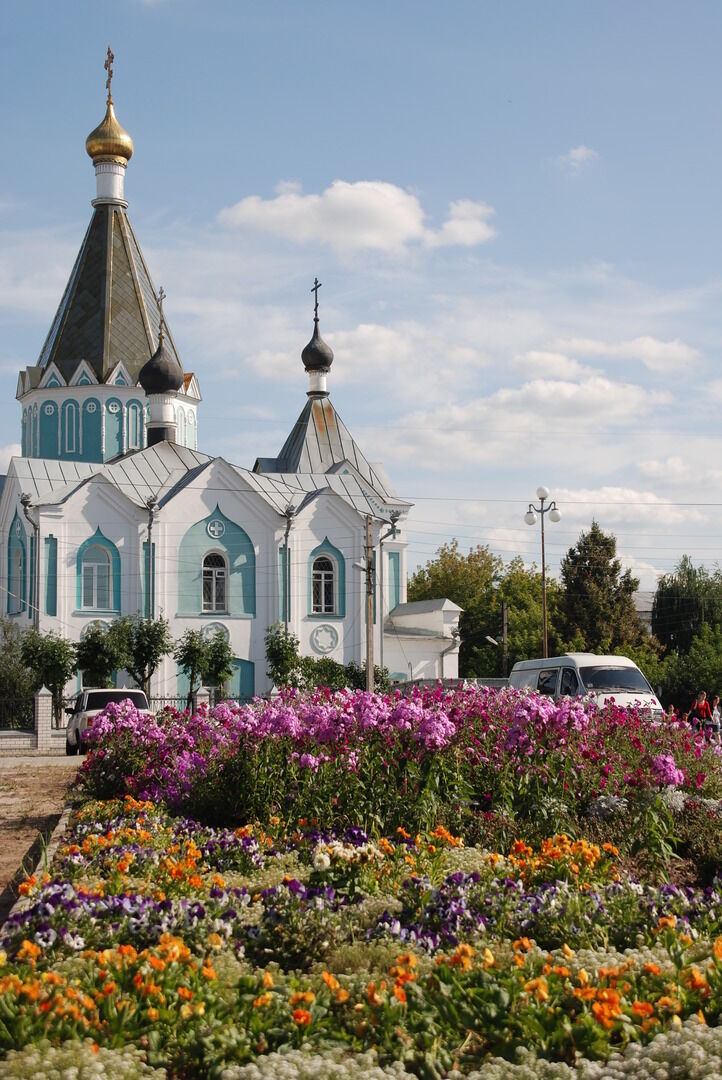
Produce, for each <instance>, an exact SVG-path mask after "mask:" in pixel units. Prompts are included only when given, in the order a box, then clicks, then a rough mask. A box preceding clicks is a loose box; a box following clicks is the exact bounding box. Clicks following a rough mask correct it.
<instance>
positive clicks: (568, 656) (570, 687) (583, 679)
mask: <svg viewBox="0 0 722 1080" xmlns="http://www.w3.org/2000/svg"><path fill="white" fill-rule="evenodd" d="M509 685H510V686H515V687H517V688H518V689H523V688H524V687H527V688H528V689H530V690H537V691H538V692H539V693H540V694H548V695H549V696H550V697H553V698H554V699H555V700H557V699H558V698H560V697H578V696H580V695H581V696H582V697H586V698H591V699H592V700H593V701H596V702H597V704H599V705H603V704H604V702H605V701H608V700H609V698H614V702H615V704H616V705H621V706H622V707H623V708H627V707H631V706H633V705H636V706H640V705H641V706H642V708H645V709H649V710H650V711H651V713H652V715H653V716H654V717H655V719H659V720H661V719H662V717H663V715H664V712H663V710H662V706H661V704H660V702H659V700H658V698H657V696H656V694H655V693H654V691H653V690H652V687H651V686H650V685H649V683H648V682H647V680H646V679H645V677H644V675H643V674H642V672H641V671H640V670H639V668H638V667H637V665H636V664H635V663H634V661H633V660H629V659H628V657H626V656H597V655H596V654H595V653H565V654H564V656H549V657H547V659H546V660H520V661H519V663H518V664H514V667H513V668H512V669H511V674H510V676H509Z"/></svg>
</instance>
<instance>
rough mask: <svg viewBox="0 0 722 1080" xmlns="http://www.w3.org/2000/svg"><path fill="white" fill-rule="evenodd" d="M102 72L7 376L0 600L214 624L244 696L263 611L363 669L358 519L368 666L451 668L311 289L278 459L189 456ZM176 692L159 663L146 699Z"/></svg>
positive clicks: (181, 626) (24, 611)
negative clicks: (73, 233)
mask: <svg viewBox="0 0 722 1080" xmlns="http://www.w3.org/2000/svg"><path fill="white" fill-rule="evenodd" d="M109 59H111V58H110V57H109ZM111 77H112V69H110V68H109V77H108V82H107V86H108V100H107V109H106V113H105V117H104V119H103V121H102V123H101V124H100V125H99V126H98V127H97V128H96V129H95V130H94V131H93V132H92V133H91V134H90V135H89V136H88V138H87V140H86V149H87V152H88V154H89V156H90V157H91V159H92V161H93V165H94V167H95V174H96V196H95V198H94V199H93V200H92V206H93V214H92V217H91V220H90V224H89V226H88V230H87V232H86V234H85V237H84V239H83V242H82V244H81V246H80V251H79V253H78V257H77V259H76V261H75V265H74V266H73V268H72V271H71V273H70V277H69V279H68V283H67V286H66V288H65V292H64V294H63V296H62V299H61V301H60V305H59V307H58V310H57V313H56V315H55V318H54V319H53V321H52V324H51V326H50V330H49V333H48V336H47V339H46V341H45V344H44V345H43V347H42V349H41V351H40V355H39V357H38V360H37V362H36V363H35V364H33V365H31V366H28V367H26V368H25V369H24V370H23V371H21V372H20V376H19V378H18V385H17V399H18V401H19V402H20V407H21V410H22V456H21V457H16V458H13V459H12V461H11V463H10V465H9V468H8V473H7V476H6V477H5V478H3V479H2V480H0V483H3V487H2V493H1V494H0V547H1V550H0V587H1V589H2V596H3V598H4V609H5V612H6V613H7V615H8V616H10V617H11V618H12V619H13V620H16V621H17V625H18V626H19V627H21V628H22V627H27V626H31V625H33V624H35V625H36V626H38V628H39V629H40V630H41V631H54V632H55V633H57V634H60V635H62V636H64V637H66V638H69V639H71V640H74V641H78V640H80V639H81V638H82V636H83V633H84V632H85V630H86V629H87V627H88V626H89V625H91V624H93V623H98V622H100V623H102V624H108V623H110V621H112V620H113V619H114V618H116V617H118V616H120V615H130V614H135V613H137V612H140V613H142V614H145V615H152V616H154V617H157V616H159V615H163V616H164V617H165V618H167V619H168V622H169V624H170V629H171V634H172V635H173V637H174V638H179V637H180V636H181V635H182V633H183V632H184V631H185V630H186V629H188V628H193V629H201V630H203V632H204V633H208V634H210V633H215V632H216V631H218V630H221V631H222V632H223V634H224V635H225V636H226V638H227V640H228V641H229V642H230V644H231V646H232V650H233V655H234V658H235V659H234V677H233V680H232V683H231V687H230V691H231V696H232V697H237V698H248V697H250V696H252V695H254V694H262V693H264V692H267V691H268V690H269V689H270V685H269V680H268V678H267V675H266V667H265V649H264V636H265V633H266V630H267V628H268V627H269V626H270V625H271V624H273V623H282V624H286V625H287V626H288V627H289V629H290V630H291V631H292V632H293V633H294V634H295V635H296V636H297V637H298V639H299V641H300V646H301V652H302V653H304V654H307V655H313V656H316V657H319V656H330V657H333V658H334V659H335V660H338V661H339V662H341V663H348V662H349V661H351V660H355V661H357V662H359V663H363V661H364V660H365V656H366V614H365V576H364V572H363V568H362V567H363V562H364V544H365V538H366V522H367V519H368V518H369V517H370V518H371V521H372V527H373V543H374V547H375V569H376V573H375V585H374V587H375V605H374V607H375V611H374V626H373V633H374V658H375V661H376V663H379V662H380V661H381V659H383V663H384V665H385V666H386V667H388V668H389V670H390V671H391V672H392V674H393V676H394V677H395V678H396V679H398V680H404V679H408V678H426V679H434V678H439V677H455V676H456V675H457V674H458V630H457V628H458V618H459V611H460V609H459V608H458V607H457V606H456V605H455V604H452V603H451V602H450V601H448V600H439V601H427V602H424V603H421V604H413V603H412V604H409V603H407V598H406V577H407V564H406V550H407V541H406V523H407V516H408V513H409V510H410V504H409V503H408V502H406V501H405V500H403V499H400V498H399V497H398V496H397V495H396V494H395V492H394V489H393V487H392V485H391V482H390V480H389V479H388V477H387V475H386V472H385V470H384V469H383V468H382V467H381V466H380V465H377V464H374V463H371V462H369V461H368V460H367V459H366V457H365V456H364V454H363V452H362V450H361V449H360V448H359V446H358V445H357V444H356V442H355V441H354V439H353V437H352V436H351V434H350V433H349V431H348V429H347V428H346V426H345V425H344V423H343V421H342V419H341V417H340V416H339V414H338V413H337V411H336V409H335V408H334V406H333V404H332V403H331V400H330V398H329V392H328V381H329V376H330V370H331V365H332V362H333V353H332V351H331V349H330V348H329V346H328V345H327V344H326V343H325V342H324V341H323V339H322V338H321V335H320V332H319V317H318V292H317V291H316V306H315V311H314V330H313V336H312V338H311V341H310V342H309V343H308V345H306V347H305V348H304V349H303V352H302V354H301V356H302V361H303V366H304V368H305V370H306V373H307V378H308V390H307V394H306V402H305V404H304V406H303V409H302V410H301V413H300V415H299V417H298V419H297V420H296V422H295V423H294V424H293V426H292V428H291V431H290V434H289V436H288V438H287V439H286V441H285V443H284V445H283V446H282V447H281V449H280V450H279V452H278V454H277V456H276V457H259V458H257V460H256V462H255V464H254V465H253V466H252V467H251V468H244V467H242V466H239V465H234V464H231V463H230V462H228V461H226V460H224V459H223V458H221V457H212V456H211V455H209V454H206V453H203V452H202V450H200V449H199V445H200V443H201V439H200V432H199V427H200V421H201V419H202V408H201V400H202V399H201V391H200V384H199V379H198V377H197V375H196V373H194V372H192V371H187V370H185V369H184V367H183V365H182V363H181V360H180V357H179V355H178V352H177V350H176V347H175V344H174V342H173V337H172V334H171V332H170V330H169V328H168V325H167V322H166V319H165V315H164V312H163V305H162V299H163V294H162V291H161V294H160V296H159V294H158V293H157V292H156V289H155V287H154V286H153V283H152V280H151V277H150V273H149V270H148V267H147V265H146V263H145V260H144V258H143V254H142V252H141V249H140V245H139V244H138V241H137V239H136V237H135V233H134V231H133V227H132V225H131V222H130V218H129V216H128V212H127V207H128V204H127V202H126V200H125V195H124V181H125V173H126V167H127V164H128V161H129V159H130V157H131V155H132V153H133V143H132V140H131V138H130V136H129V135H128V133H127V132H126V131H125V130H124V129H123V128H122V127H121V125H120V124H119V123H118V121H117V119H116V116H115V112H114V108H113V100H112V96H111V93H110V78H111ZM299 393H302V390H301V389H299ZM121 679H122V675H121ZM74 689H75V684H74V683H73V684H72V685H71V686H69V687H68V691H69V692H72V691H73V690H74ZM186 690H187V682H185V681H184V676H183V673H182V672H179V671H178V669H177V666H176V663H175V661H174V660H173V658H172V657H171V656H168V657H166V658H165V659H164V660H163V662H162V664H161V666H160V667H159V669H158V670H157V672H156V673H155V676H154V678H153V684H152V695H153V696H154V697H156V696H157V697H171V696H175V695H179V696H184V695H185V693H186Z"/></svg>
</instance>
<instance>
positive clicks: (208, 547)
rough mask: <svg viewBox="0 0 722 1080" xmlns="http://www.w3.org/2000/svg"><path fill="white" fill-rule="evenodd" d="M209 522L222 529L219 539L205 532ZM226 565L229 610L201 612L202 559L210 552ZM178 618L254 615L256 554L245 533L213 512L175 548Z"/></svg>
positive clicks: (189, 531) (189, 530) (218, 512)
mask: <svg viewBox="0 0 722 1080" xmlns="http://www.w3.org/2000/svg"><path fill="white" fill-rule="evenodd" d="M211 522H218V523H219V524H220V525H222V526H223V528H222V530H221V535H220V536H214V535H212V534H211V533H209V532H208V526H209V525H210V524H211ZM214 551H216V552H218V553H219V554H221V555H223V556H224V557H225V558H226V560H227V564H228V611H227V612H218V611H203V559H204V558H205V557H206V555H210V554H211V552H214ZM178 615H179V616H185V615H192V616H194V617H195V618H210V619H218V618H222V619H223V620H224V621H225V620H226V619H227V618H232V619H233V618H236V619H237V618H245V619H252V618H255V615H256V553H255V550H254V547H253V544H252V542H251V538H250V537H249V535H248V533H247V532H246V531H245V530H244V529H242V528H241V526H240V525H239V524H238V523H237V522H235V521H231V519H230V518H228V517H226V515H225V514H224V513H222V511H221V510H220V508H219V507H218V504H216V508H215V510H214V511H213V512H212V513H211V514H209V515H208V516H207V517H205V518H203V519H202V520H201V521H196V522H195V524H194V525H191V527H190V528H189V529H188V530H187V532H186V534H185V536H184V537H183V539H182V540H181V542H180V547H179V549H178Z"/></svg>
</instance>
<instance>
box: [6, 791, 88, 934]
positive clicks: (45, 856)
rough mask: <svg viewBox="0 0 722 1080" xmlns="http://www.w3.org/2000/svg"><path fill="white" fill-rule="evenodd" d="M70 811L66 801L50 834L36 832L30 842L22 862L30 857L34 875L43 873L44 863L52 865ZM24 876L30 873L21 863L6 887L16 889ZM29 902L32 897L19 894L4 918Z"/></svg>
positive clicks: (70, 807) (70, 808)
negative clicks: (32, 862) (35, 835)
mask: <svg viewBox="0 0 722 1080" xmlns="http://www.w3.org/2000/svg"><path fill="white" fill-rule="evenodd" d="M72 812H73V807H72V805H71V804H70V803H66V804H65V807H64V809H63V811H62V813H61V814H60V817H59V819H58V821H57V823H56V825H55V827H54V828H53V830H52V832H51V833H50V836H49V837H47V836H44V835H43V833H42V832H38V835H37V837H36V838H35V840H34V841H33V843H32V844H31V846H30V848H29V850H28V852H27V854H26V856H25V859H24V860H23V862H25V861H26V860H27V859H32V860H33V861H34V864H35V865H34V869H33V871H32V873H33V874H35V876H36V877H39V876H40V875H41V874H42V873H44V869H45V865H46V864H47V866H48V869H49V868H50V866H51V865H52V862H53V858H54V857H55V852H56V851H57V850H58V848H59V847H60V841H61V840H62V838H63V834H64V832H65V830H66V828H67V825H68V821H69V820H70V815H71V814H72ZM26 876H30V875H28V874H27V871H26V870H25V869H24V867H23V866H22V865H21V866H19V867H18V869H17V871H16V873H15V875H14V877H13V879H12V881H10V882H9V884H8V886H7V888H8V889H13V888H14V889H17V887H18V885H20V884H21V883H22V882H23V881H25V878H26ZM31 902H32V897H25V896H19V897H18V899H17V900H16V901H15V903H14V904H13V906H12V907H11V908H10V911H9V912H8V913H7V916H6V919H9V918H10V916H11V915H16V914H17V913H18V912H20V911H22V910H23V908H25V907H27V906H28V905H29V904H30V903H31Z"/></svg>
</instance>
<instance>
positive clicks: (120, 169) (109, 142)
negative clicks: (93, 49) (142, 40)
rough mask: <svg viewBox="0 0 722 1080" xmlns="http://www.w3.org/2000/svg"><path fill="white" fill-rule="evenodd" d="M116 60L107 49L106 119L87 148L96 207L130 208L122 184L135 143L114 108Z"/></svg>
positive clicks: (89, 138)
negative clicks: (90, 162) (113, 92)
mask: <svg viewBox="0 0 722 1080" xmlns="http://www.w3.org/2000/svg"><path fill="white" fill-rule="evenodd" d="M114 60H115V57H114V55H113V52H112V50H111V48H110V45H109V46H108V53H107V56H106V58H105V64H104V65H103V66H104V68H105V70H106V71H107V72H108V77H107V79H106V80H105V87H106V89H107V91H108V97H107V99H106V108H105V116H104V117H103V120H102V121H101V123H100V124H98V126H97V127H96V128H94V129H93V131H91V133H90V135H88V137H87V139H86V140H85V149H86V150H87V152H88V155H89V157H91V158H92V159H93V165H95V180H96V185H97V192H96V198H95V199H94V201H93V206H97V205H98V204H99V203H118V204H120V205H121V206H127V205H128V204H127V203H126V202H125V197H124V192H123V185H124V181H125V170H126V167H127V165H128V162H129V161H130V159H131V157H132V156H133V140H132V139H131V137H130V135H129V134H128V132H127V131H126V130H125V128H123V127H121V125H120V124H119V123H118V121H117V119H116V116H115V110H114V108H113V95H112V93H111V90H110V84H111V82H112V79H113V61H114Z"/></svg>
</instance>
